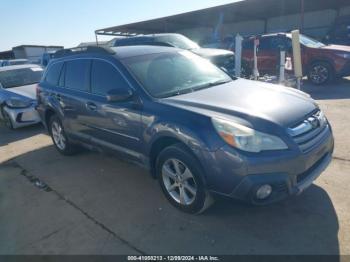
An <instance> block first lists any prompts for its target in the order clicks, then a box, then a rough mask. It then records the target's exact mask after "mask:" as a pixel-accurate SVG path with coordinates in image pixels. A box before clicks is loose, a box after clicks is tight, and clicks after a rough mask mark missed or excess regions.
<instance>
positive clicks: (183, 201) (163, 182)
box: [156, 144, 214, 214]
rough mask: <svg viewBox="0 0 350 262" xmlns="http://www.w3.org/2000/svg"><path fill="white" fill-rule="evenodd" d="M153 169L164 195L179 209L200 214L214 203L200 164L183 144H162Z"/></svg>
mask: <svg viewBox="0 0 350 262" xmlns="http://www.w3.org/2000/svg"><path fill="white" fill-rule="evenodd" d="M156 172H157V177H158V180H159V184H160V187H161V188H162V191H163V193H164V195H165V197H166V198H167V199H168V200H169V202H170V203H171V204H172V205H173V206H175V207H176V208H178V209H180V210H181V211H184V212H186V213H190V214H199V213H202V212H204V211H205V210H206V209H207V208H209V207H210V206H211V205H212V204H213V202H214V201H213V198H212V196H211V195H210V194H209V192H207V190H206V188H205V186H204V183H203V179H202V177H201V175H202V174H203V172H202V168H201V166H200V165H199V163H198V161H197V159H196V158H195V157H194V156H193V155H192V154H191V153H190V152H189V151H188V150H187V148H185V147H184V146H183V145H181V144H177V145H173V146H170V147H167V148H165V149H164V150H163V151H162V152H161V153H160V154H159V156H158V159H157V164H156Z"/></svg>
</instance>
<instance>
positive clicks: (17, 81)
mask: <svg viewBox="0 0 350 262" xmlns="http://www.w3.org/2000/svg"><path fill="white" fill-rule="evenodd" d="M42 73H43V69H42V68H40V67H30V68H20V69H13V70H6V71H0V83H1V85H2V87H3V88H5V89H6V88H12V87H17V86H25V85H31V84H35V83H39V82H40V79H41V76H42Z"/></svg>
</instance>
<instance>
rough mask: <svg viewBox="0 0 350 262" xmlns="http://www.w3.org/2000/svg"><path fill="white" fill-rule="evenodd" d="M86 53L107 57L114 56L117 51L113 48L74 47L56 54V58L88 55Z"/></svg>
mask: <svg viewBox="0 0 350 262" xmlns="http://www.w3.org/2000/svg"><path fill="white" fill-rule="evenodd" d="M86 53H100V54H106V55H114V54H115V51H114V50H112V49H111V48H107V47H100V46H83V47H73V48H68V49H62V50H58V51H56V53H55V54H54V58H61V57H65V56H72V55H78V54H86Z"/></svg>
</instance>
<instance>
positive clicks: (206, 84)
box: [162, 80, 232, 98]
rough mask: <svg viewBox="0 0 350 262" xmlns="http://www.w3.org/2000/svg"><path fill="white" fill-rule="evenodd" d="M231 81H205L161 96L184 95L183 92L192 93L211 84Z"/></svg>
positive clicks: (211, 85)
mask: <svg viewBox="0 0 350 262" xmlns="http://www.w3.org/2000/svg"><path fill="white" fill-rule="evenodd" d="M229 82H232V80H218V81H213V82H209V83H205V84H202V85H198V86H195V87H192V88H187V89H183V90H176V91H174V92H171V93H168V94H166V95H164V96H162V98H168V97H172V96H179V95H184V94H188V93H193V92H195V91H199V90H202V89H207V88H210V87H213V86H218V85H222V84H226V83H229Z"/></svg>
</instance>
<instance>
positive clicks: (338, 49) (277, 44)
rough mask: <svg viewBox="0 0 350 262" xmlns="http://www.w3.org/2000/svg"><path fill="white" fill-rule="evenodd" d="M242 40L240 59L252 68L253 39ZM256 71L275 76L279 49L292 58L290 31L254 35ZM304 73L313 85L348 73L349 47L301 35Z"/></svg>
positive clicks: (349, 66)
mask: <svg viewBox="0 0 350 262" xmlns="http://www.w3.org/2000/svg"><path fill="white" fill-rule="evenodd" d="M255 38H256V37H251V38H248V39H245V40H244V41H243V53H242V59H243V60H244V61H246V62H247V64H248V65H249V68H250V69H251V70H252V68H253V64H254V52H253V50H254V49H253V48H254V39H255ZM257 38H258V39H259V42H260V44H259V46H258V54H257V56H258V70H259V72H260V73H261V74H270V75H278V71H279V61H280V51H281V50H285V51H286V52H287V56H289V57H292V56H293V55H292V53H293V50H292V36H291V34H286V33H278V34H268V35H261V36H257ZM300 45H301V54H302V65H303V72H304V75H305V76H307V77H308V79H309V80H310V81H311V82H312V83H314V84H316V85H322V84H325V83H327V82H329V81H332V80H334V79H336V78H340V77H344V76H350V46H340V45H325V44H323V43H321V42H319V41H317V40H315V39H312V38H310V37H307V36H305V35H300Z"/></svg>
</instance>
